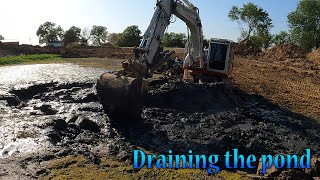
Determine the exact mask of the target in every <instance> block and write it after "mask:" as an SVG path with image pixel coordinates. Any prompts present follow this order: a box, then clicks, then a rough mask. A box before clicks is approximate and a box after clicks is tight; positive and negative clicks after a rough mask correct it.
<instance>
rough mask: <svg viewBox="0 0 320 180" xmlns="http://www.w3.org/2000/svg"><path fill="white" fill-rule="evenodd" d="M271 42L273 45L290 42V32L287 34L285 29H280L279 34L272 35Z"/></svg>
mask: <svg viewBox="0 0 320 180" xmlns="http://www.w3.org/2000/svg"><path fill="white" fill-rule="evenodd" d="M272 42H273V43H274V44H275V45H279V44H288V43H290V34H288V33H287V32H286V31H281V32H279V34H276V35H274V36H273V38H272Z"/></svg>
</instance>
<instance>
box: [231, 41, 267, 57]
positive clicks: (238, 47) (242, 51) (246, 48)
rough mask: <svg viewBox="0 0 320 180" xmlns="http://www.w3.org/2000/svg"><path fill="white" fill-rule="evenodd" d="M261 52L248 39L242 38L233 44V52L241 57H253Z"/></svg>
mask: <svg viewBox="0 0 320 180" xmlns="http://www.w3.org/2000/svg"><path fill="white" fill-rule="evenodd" d="M259 53H261V49H260V48H259V47H257V46H256V45H254V44H253V42H252V41H250V40H243V41H241V42H239V43H237V44H235V46H234V54H235V55H238V56H241V57H255V56H257V55H259Z"/></svg>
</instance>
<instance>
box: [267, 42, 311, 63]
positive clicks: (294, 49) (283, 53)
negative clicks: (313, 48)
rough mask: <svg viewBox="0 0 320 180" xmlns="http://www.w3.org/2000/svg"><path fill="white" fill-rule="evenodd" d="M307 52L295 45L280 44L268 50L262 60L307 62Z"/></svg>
mask: <svg viewBox="0 0 320 180" xmlns="http://www.w3.org/2000/svg"><path fill="white" fill-rule="evenodd" d="M306 55H307V52H306V51H304V50H303V49H301V48H300V47H299V46H297V45H295V44H280V45H276V46H274V47H272V48H271V49H268V50H266V51H265V52H264V53H263V54H262V59H263V60H266V61H272V62H273V61H285V60H287V59H295V60H305V59H306Z"/></svg>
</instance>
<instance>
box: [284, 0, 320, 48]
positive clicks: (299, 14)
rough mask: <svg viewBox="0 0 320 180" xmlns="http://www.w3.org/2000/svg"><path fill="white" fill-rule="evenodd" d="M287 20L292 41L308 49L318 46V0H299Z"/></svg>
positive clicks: (319, 6) (319, 34)
mask: <svg viewBox="0 0 320 180" xmlns="http://www.w3.org/2000/svg"><path fill="white" fill-rule="evenodd" d="M288 22H289V28H290V32H291V40H292V41H293V42H294V43H296V44H297V45H299V46H300V47H302V48H303V49H305V50H308V51H311V50H312V49H318V48H319V47H320V0H301V1H300V2H299V4H298V7H297V9H296V10H295V11H293V12H291V13H290V14H289V15H288Z"/></svg>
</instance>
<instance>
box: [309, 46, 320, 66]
mask: <svg viewBox="0 0 320 180" xmlns="http://www.w3.org/2000/svg"><path fill="white" fill-rule="evenodd" d="M308 59H310V60H311V61H313V62H314V63H315V64H318V65H320V48H319V49H317V50H315V51H313V52H312V53H310V54H309V55H308Z"/></svg>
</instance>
